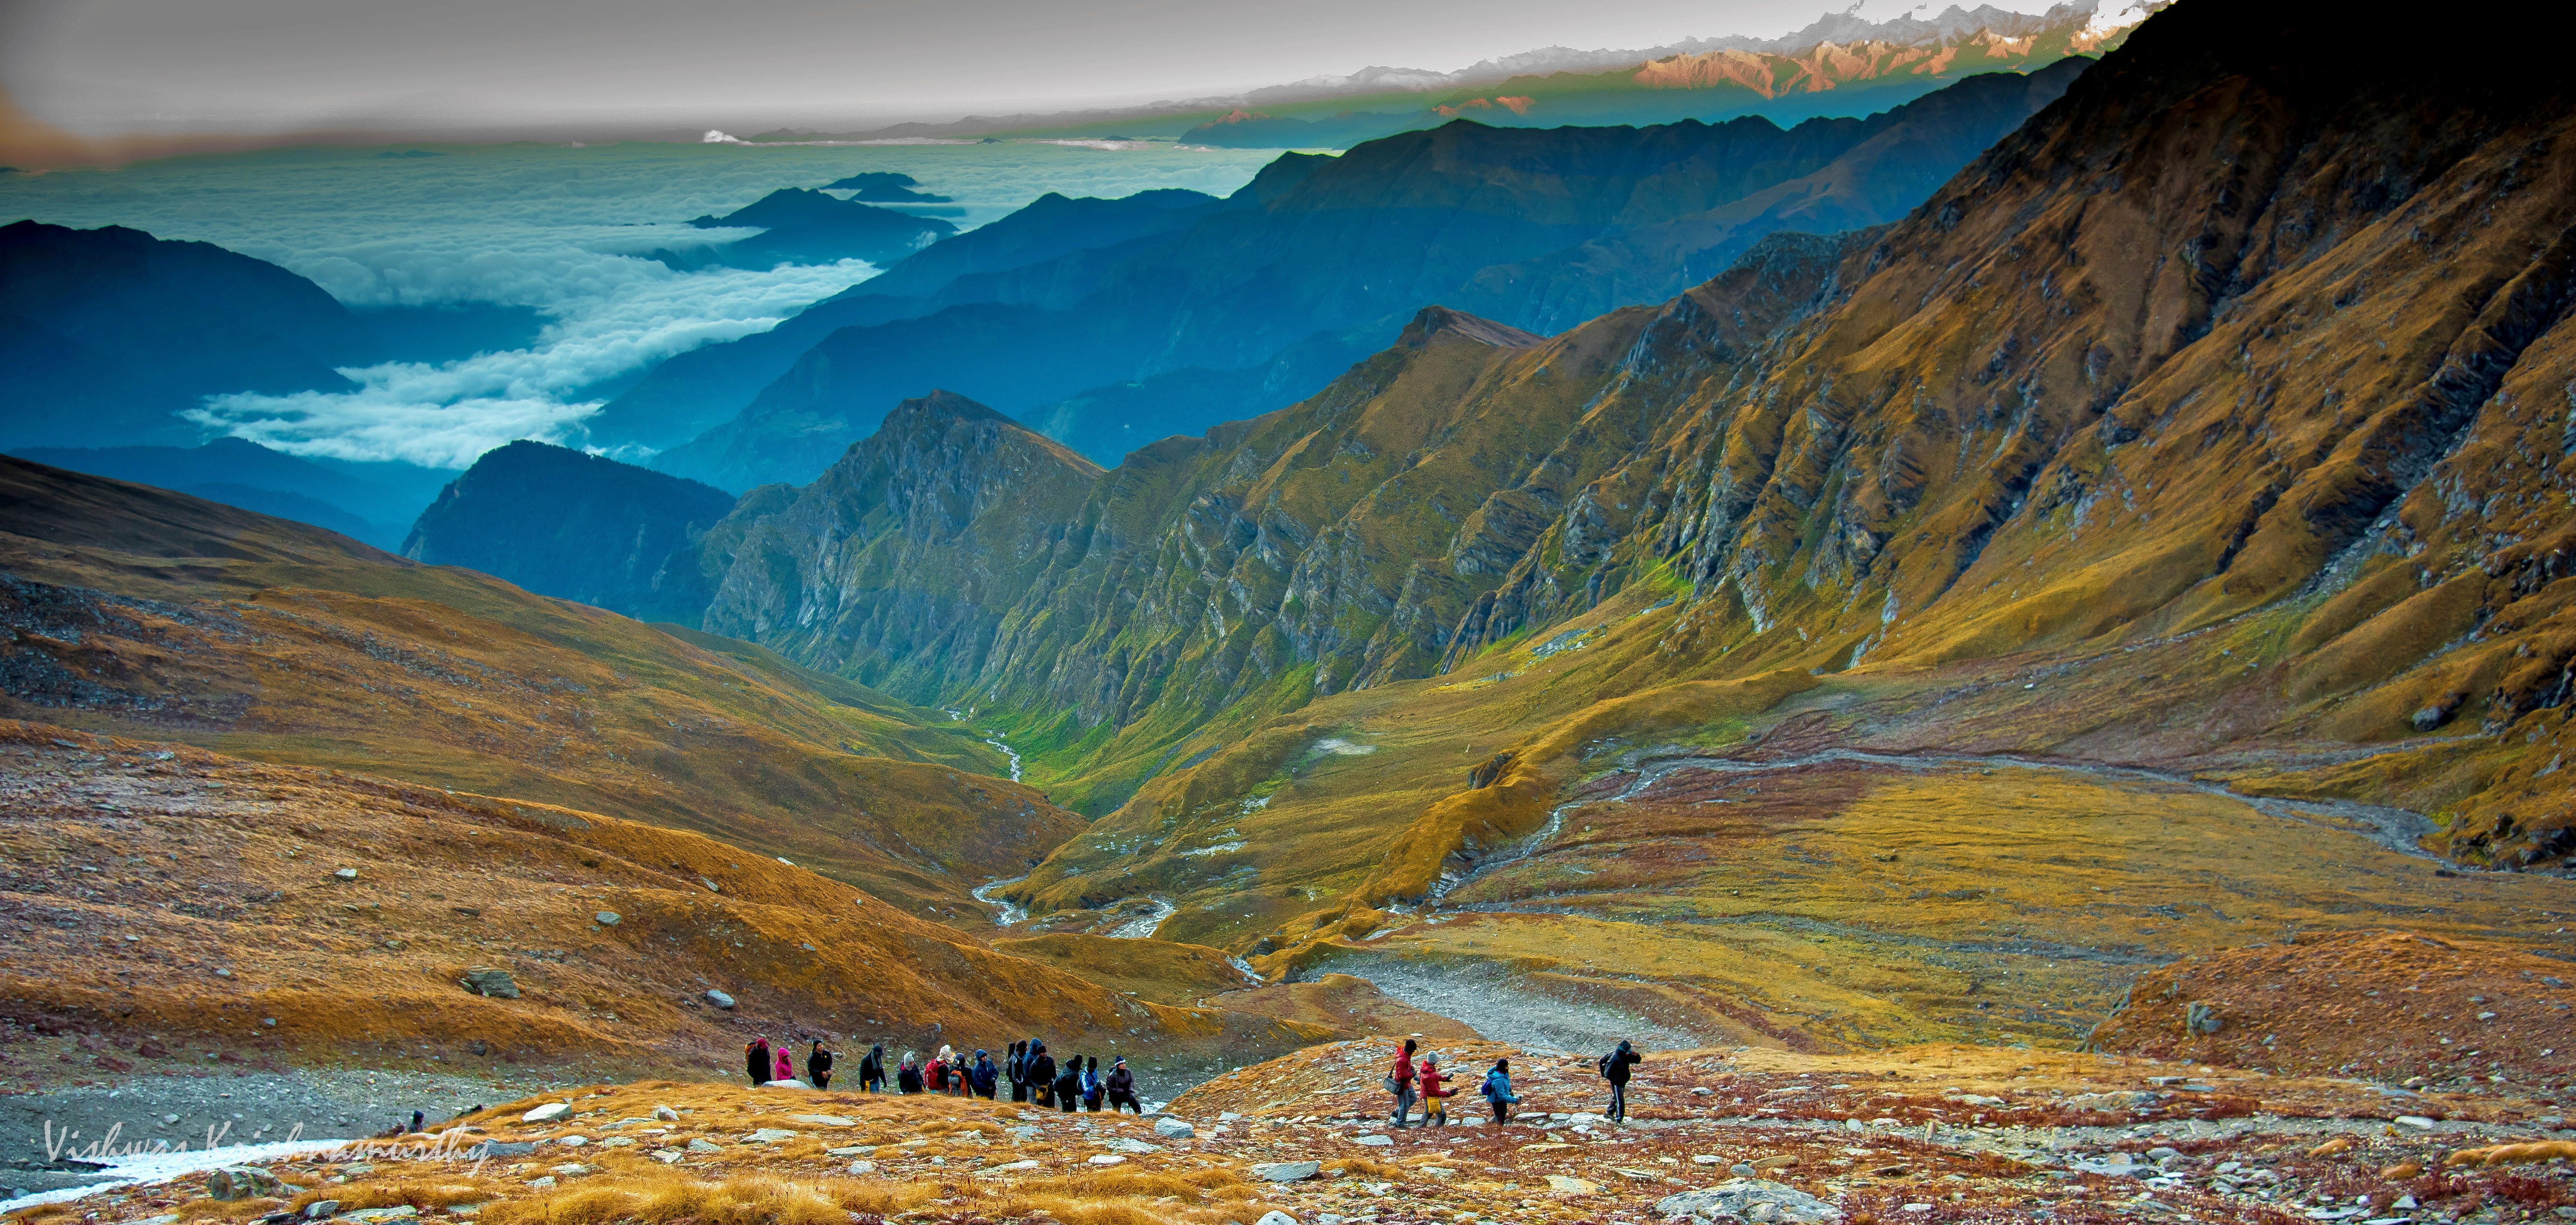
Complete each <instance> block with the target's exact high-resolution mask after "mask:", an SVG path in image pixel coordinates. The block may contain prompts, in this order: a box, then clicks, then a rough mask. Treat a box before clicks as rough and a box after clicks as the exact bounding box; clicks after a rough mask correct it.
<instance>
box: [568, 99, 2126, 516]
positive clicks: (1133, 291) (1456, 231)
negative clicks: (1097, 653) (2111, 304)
mask: <svg viewBox="0 0 2576 1225" xmlns="http://www.w3.org/2000/svg"><path fill="white" fill-rule="evenodd" d="M2090 62H2091V61H2090V60H2086V59H2082V58H2080V57H2078V58H2069V59H2065V60H2062V61H2060V62H2059V63H2057V64H2055V65H2053V66H2051V67H2049V68H2047V69H2044V70H2042V71H2040V72H2038V73H2035V74H2033V75H2030V76H2027V77H2025V76H2021V75H2018V74H2012V73H1996V74H1987V75H1982V76H1976V77H1971V78H1968V79H1967V80H1964V81H1962V82H1960V83H1959V84H1957V85H1953V86H1951V87H1949V88H1947V89H1944V90H1941V91H1939V92H1938V93H1936V94H1933V95H1929V96H1927V97H1925V98H1922V99H1919V100H1917V101H1915V102H1912V103H1909V104H1907V105H1904V106H1900V107H1898V108H1896V109H1894V110H1891V111H1888V112H1886V113H1884V114H1880V115H1876V116H1873V117H1871V118H1869V119H1813V120H1809V121H1807V122H1805V123H1802V124H1799V125H1798V126H1797V127H1795V128H1792V129H1788V130H1785V131H1784V130H1782V129H1781V128H1779V127H1778V126H1776V125H1774V124H1772V123H1771V122H1770V121H1768V120H1764V119H1759V118H1746V119H1737V120H1732V121H1729V122H1727V123H1723V124H1717V125H1708V124H1702V123H1698V122H1696V121H1685V122H1682V123H1677V124H1668V125H1662V126H1656V127H1649V128H1643V129H1627V128H1554V129H1520V128H1493V127H1487V126H1484V125H1481V124H1477V123H1473V122H1468V121H1464V120H1461V121H1456V122H1453V123H1450V124H1448V125H1445V126H1443V127H1441V128H1438V129H1435V130H1431V131H1424V132H1410V133H1404V134H1400V135H1397V136H1392V137H1388V138H1386V139H1383V140H1378V141H1372V142H1369V143H1367V144H1363V145H1360V146H1358V147H1356V148H1354V149H1352V150H1351V151H1350V152H1348V153H1345V154H1343V155H1341V156H1339V157H1332V158H1326V157H1316V156H1310V155H1300V154H1289V155H1284V156H1282V157H1281V158H1280V159H1279V160H1277V161H1275V162H1273V163H1271V164H1270V165H1269V166H1268V167H1266V168H1264V169H1263V170H1262V172H1261V173H1260V174H1259V175H1257V176H1256V177H1255V178H1254V180H1253V181H1252V182H1251V183H1250V184H1247V185H1246V186H1245V187H1244V188H1242V189H1241V190H1240V191H1237V192H1235V193H1234V194H1233V195H1231V196H1229V197H1227V198H1226V199H1224V200H1221V201H1219V200H1211V199H1207V198H1204V197H1185V196H1184V195H1181V194H1175V193H1149V195H1152V196H1154V197H1156V198H1154V199H1151V200H1147V199H1142V198H1139V199H1136V200H1130V201H1124V202H1076V201H1062V200H1057V199H1042V200H1040V201H1039V202H1037V203H1036V204H1032V205H1031V206H1029V208H1027V209H1025V210H1022V211H1021V212H1020V213H1017V214H1014V215H1012V216H1010V217H1006V218H1003V219H1002V220H1000V221H996V222H993V223H992V224H990V225H987V226H984V227H982V228H980V229H978V230H977V231H975V232H974V233H972V234H969V235H965V236H961V237H960V238H958V239H953V240H950V241H948V242H942V243H937V244H934V245H932V246H930V247H928V248H926V249H924V250H923V251H922V252H921V253H920V254H918V255H915V256H913V257H911V258H910V259H907V260H905V261H904V262H903V263H900V264H897V265H895V266H894V267H893V268H891V269H889V270H888V271H887V272H886V273H885V274H883V275H882V276H879V277H876V278H874V279H872V280H869V281H866V282H862V283H861V284H860V285H858V286H856V287H854V288H853V289H852V290H851V291H849V292H847V293H844V294H842V295H841V296H839V297H837V298H834V299H832V300H831V301H829V302H825V303H822V304H818V305H817V306H815V307H813V308H809V309H808V310H807V311H806V312H805V313H804V314H803V315H801V316H799V317H798V318H797V319H795V320H791V321H790V323H789V324H788V325H785V326H783V327H781V328H780V329H778V330H777V332H775V333H772V334H765V335H763V336H759V337H751V338H746V339H745V340H742V341H737V342H733V343H731V344H727V345H711V346H707V347H706V348H702V349H700V350H697V351H695V352H693V353H690V354H686V355H683V356H682V357H679V358H675V359H672V361H670V362H668V363H666V364H665V366H664V367H663V368H662V369H658V370H656V371H654V372H653V373H652V374H649V375H647V376H646V377H645V378H644V379H643V380H642V381H641V382H639V383H638V385H637V386H636V387H635V388H634V389H632V390H630V391H628V392H627V393H625V394H624V395H622V396H620V397H619V398H618V399H616V400H613V401H611V402H610V403H609V404H608V406H607V407H606V408H605V409H603V410H602V411H601V412H600V413H599V414H598V416H597V417H596V418H594V419H593V420H592V421H591V422H590V430H591V438H592V440H593V442H594V443H595V444H600V445H608V446H619V445H626V444H630V443H631V444H642V445H648V446H649V445H654V444H655V442H656V441H657V440H659V439H664V438H668V437H670V436H671V435H672V434H674V433H677V432H678V431H679V429H681V428H686V427H690V426H700V423H714V424H711V425H707V426H703V427H701V428H703V432H702V433H700V434H698V435H697V436H696V437H694V438H692V439H690V440H689V441H687V442H686V443H684V444H681V445H678V446H673V447H670V449H669V450H667V451H664V452H662V453H660V454H658V455H655V456H654V457H653V458H652V459H651V460H650V461H649V462H650V463H651V464H652V465H653V466H654V467H657V468H660V469H662V470H664V471H667V472H671V473H674V474H676V475H681V476H687V477H690V478H692V479H696V480H702V481H705V482H707V483H709V484H712V485H715V486H717V487H719V488H724V489H731V490H746V489H749V488H752V487H754V486H757V485H763V484H771V483H779V482H786V483H803V482H806V481H809V480H811V479H813V477H814V476H815V475H816V474H817V473H820V472H821V471H822V470H823V469H824V468H825V467H826V466H828V465H829V464H830V463H831V462H832V461H833V459H835V458H836V457H838V455H839V454H840V452H841V451H842V450H843V449H844V448H846V447H847V446H848V445H849V444H850V443H852V442H855V441H857V440H858V439H860V438H863V437H865V436H866V435H867V434H868V433H869V432H870V431H872V430H873V429H874V428H875V426H876V424H877V421H878V420H879V418H880V414H881V413H882V411H883V408H882V406H884V405H888V404H892V403H894V402H895V401H896V400H898V399H900V398H902V397H903V396H905V395H908V394H913V393H915V392H917V391H918V390H920V389H921V387H922V386H923V385H924V384H925V383H930V382H937V383H939V384H941V385H945V386H947V387H948V389H949V390H951V391H954V392H957V393H958V394H961V395H965V396H968V397H969V398H972V399H975V400H977V401H979V402H982V403H986V404H989V405H991V406H992V407H994V408H995V409H998V410H1000V411H1002V412H1004V413H1006V414H1012V415H1017V416H1023V417H1026V418H1027V419H1031V420H1040V421H1043V422H1045V423H1046V428H1047V430H1048V432H1049V433H1050V434H1051V435H1053V436H1054V437H1056V438H1057V439H1059V440H1060V441H1063V442H1066V443H1067V444H1068V445H1071V446H1074V447H1075V448H1077V449H1079V450H1081V451H1082V452H1083V453H1085V454H1087V455H1089V456H1090V457H1091V458H1092V459H1093V460H1094V461H1095V462H1099V463H1104V464H1107V463H1115V462H1116V461H1117V459H1118V457H1119V456H1121V455H1124V454H1125V453H1126V452H1128V451H1130V450H1133V449H1135V448H1136V447H1139V446H1142V445H1145V444H1147V443H1150V442H1152V441H1153V440H1155V439H1156V438H1159V437H1163V436H1166V435H1169V434H1173V433H1187V434H1195V433H1198V432H1200V431H1203V430H1205V429H1206V428H1208V427H1209V426H1211V425H1214V424H1216V423H1217V422H1218V421H1221V420H1225V419H1228V418H1233V417H1242V416H1247V415H1250V414H1252V413H1255V412H1258V411H1261V410H1264V409H1267V408H1270V407H1275V406H1276V404H1277V403H1279V402H1282V401H1283V400H1284V399H1285V398H1290V397H1293V394H1294V392H1295V391H1296V390H1302V389H1305V388H1311V387H1312V386H1314V385H1315V383H1316V382H1317V381H1320V380H1321V379H1323V378H1329V377H1331V375H1332V374H1334V373H1337V372H1338V371H1340V370H1341V369H1343V368H1345V367H1347V366H1348V365H1349V364H1350V363H1351V362H1354V361H1357V360H1359V359H1360V358H1362V357H1364V356H1366V355H1367V354H1368V353H1369V352H1371V351H1374V350H1375V349H1377V348H1379V347H1381V346H1383V345H1384V344H1385V343H1387V342H1388V341H1389V340H1392V339H1393V338H1394V336H1395V335H1396V333H1397V332H1398V331H1400V330H1401V329H1402V327H1403V325H1404V321H1405V320H1406V319H1407V318H1408V317H1410V316H1411V314H1412V313H1413V311H1414V310H1415V309H1416V308H1418V307H1419V306H1420V305H1421V304H1422V303H1424V302H1427V301H1449V302H1453V303H1455V304H1458V305H1460V306H1462V307H1472V308H1473V309H1477V310H1479V311H1481V312H1482V313H1484V314H1487V315H1489V316H1491V317H1493V318H1495V319H1497V320H1499V321H1501V322H1503V323H1506V324H1509V325H1511V326H1515V327H1527V328H1532V329H1536V330H1542V331H1554V330H1558V329H1561V328H1563V327H1565V326H1568V325H1570V324H1571V323H1573V322H1575V321H1578V320H1580V319H1581V318H1585V317H1588V316H1589V315H1590V314H1594V313H1598V311H1599V310H1602V309H1607V308H1608V307H1609V306H1612V305H1618V304H1621V303H1623V302H1628V301H1651V300H1657V299H1659V298H1661V297H1664V296H1669V295H1670V294H1671V293H1674V292H1678V290H1679V289H1680V288H1681V287H1682V286H1683V285H1686V284H1688V283H1690V282H1689V279H1688V278H1692V277H1695V276H1703V275H1705V274H1706V273H1707V272H1708V271H1710V270H1713V269H1714V268H1716V267H1722V266H1724V264H1725V263H1726V262H1727V261H1728V260H1730V259H1732V258H1733V256H1734V255H1735V254H1736V253H1738V252H1740V251H1742V250H1743V249H1744V248H1745V247H1746V246H1747V245H1749V244H1750V243H1752V242H1753V241H1754V240H1756V239H1758V238H1760V237H1761V236H1762V235H1764V234H1767V233H1770V232H1773V231H1775V230H1778V229H1782V228H1793V227H1797V226H1816V227H1833V226H1844V225H1860V224H1871V223H1876V222H1879V221H1884V220H1887V219H1889V218H1892V217H1894V216H1897V215H1901V213H1902V212H1903V210H1904V209H1906V208H1908V207H1911V206H1912V204H1913V203H1914V202H1916V201H1917V200H1919V199H1920V198H1921V197H1922V196H1923V195H1924V194H1927V193H1929V192H1930V191H1931V190H1932V189H1933V188H1934V187H1935V186H1937V185H1938V184H1939V183H1940V182H1942V181H1943V180H1944V179H1946V178H1947V177H1948V176H1949V175H1950V174H1952V173H1953V172H1955V171H1956V170H1957V168H1958V167H1959V166H1960V165H1962V164H1964V163H1965V162H1966V160H1967V159H1968V158H1970V157H1973V156H1974V155H1975V153H1976V152H1977V151H1978V150H1980V149H1983V148H1984V147H1986V145H1988V144H1990V143H1991V142H1992V141H1993V140H1994V139H1995V138H1997V137H1999V136H2000V135H2002V134H2003V133H2004V132H2007V131H2009V130H2011V129H2012V127H2013V126H2014V125H2016V124H2018V123H2020V122H2021V120H2022V119H2023V118H2024V117H2025V116H2027V115H2029V114H2030V113H2032V112H2033V111H2035V110H2037V109H2038V108H2040V107H2042V106H2045V105H2046V104H2047V103H2048V102H2049V100H2051V99H2053V98H2055V97H2056V96H2057V95H2058V93H2059V92H2061V91H2063V90H2064V89H2065V87H2066V84H2067V83H2068V82H2069V81H2072V80H2074V79H2075V78H2076V76H2077V75H2078V74H2079V73H2081V72H2082V71H2083V69H2084V66H2085V65H2087V64H2089V63H2090ZM1863 182H1865V183H1866V184H1867V186H1866V187H1865V188H1862V187H1859V186H1857V184H1860V183H1863ZM1569 264H1583V265H1591V266H1600V265H1613V266H1616V267H1617V268H1618V269H1619V273H1618V275H1613V276H1606V277H1595V278H1592V279H1589V280H1585V281H1583V283H1582V284H1580V285H1576V284H1574V283H1573V282H1575V281H1577V280H1578V279H1579V278H1578V277H1577V276H1576V275H1560V272H1559V270H1560V269H1562V268H1563V267H1565V266H1567V265H1569ZM1352 268H1365V269H1368V270H1369V275H1367V276H1365V277H1356V278H1355V277H1352V276H1349V275H1346V270H1348V269H1352ZM826 328H830V329H831V330H829V331H825V330H824V329H826ZM799 346H802V348H801V351H797V349H798V347H799ZM997 349H1008V350H1011V351H1013V352H1015V353H1017V354H1019V355H1020V360H1017V361H1013V362H1008V363H995V362H986V361H979V360H977V357H976V355H978V354H983V353H990V352H993V351H996V350H997ZM1131 385H1132V386H1131ZM727 417H730V418H731V419H730V420H725V418H727Z"/></svg>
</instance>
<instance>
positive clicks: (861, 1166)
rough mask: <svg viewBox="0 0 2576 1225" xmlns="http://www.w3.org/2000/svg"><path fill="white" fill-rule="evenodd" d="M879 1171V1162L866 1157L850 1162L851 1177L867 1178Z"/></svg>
mask: <svg viewBox="0 0 2576 1225" xmlns="http://www.w3.org/2000/svg"><path fill="white" fill-rule="evenodd" d="M876 1172H877V1163H875V1162H873V1161H869V1160H866V1159H864V1158H862V1159H860V1160H857V1161H853V1162H851V1163H850V1177H852V1178H865V1177H867V1176H869V1175H871V1174H874V1173H876Z"/></svg>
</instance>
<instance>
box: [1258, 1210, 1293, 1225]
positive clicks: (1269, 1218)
mask: <svg viewBox="0 0 2576 1225" xmlns="http://www.w3.org/2000/svg"><path fill="white" fill-rule="evenodd" d="M1252 1225H1297V1218H1295V1217H1293V1216H1290V1215H1288V1214H1287V1213H1285V1212H1281V1211H1279V1210H1278V1209H1276V1208H1273V1209H1271V1210H1270V1211H1268V1212H1265V1213H1262V1214H1261V1219H1260V1220H1258V1221H1254V1222H1253V1223H1252Z"/></svg>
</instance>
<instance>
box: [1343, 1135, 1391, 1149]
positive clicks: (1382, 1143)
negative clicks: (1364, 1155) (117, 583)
mask: <svg viewBox="0 0 2576 1225" xmlns="http://www.w3.org/2000/svg"><path fill="white" fill-rule="evenodd" d="M1351 1143H1353V1144H1365V1145H1367V1146H1369V1147H1370V1148H1390V1147H1393V1146H1394V1144H1395V1137H1393V1136H1387V1135H1377V1134H1371V1135H1365V1136H1353V1137H1351Z"/></svg>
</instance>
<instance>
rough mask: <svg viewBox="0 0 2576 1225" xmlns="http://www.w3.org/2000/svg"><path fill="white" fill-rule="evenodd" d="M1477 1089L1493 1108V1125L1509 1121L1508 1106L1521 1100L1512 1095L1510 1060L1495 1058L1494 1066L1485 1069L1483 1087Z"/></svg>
mask: <svg viewBox="0 0 2576 1225" xmlns="http://www.w3.org/2000/svg"><path fill="white" fill-rule="evenodd" d="M1477 1091H1478V1092H1479V1093H1482V1094H1484V1095H1485V1102H1486V1104H1487V1105H1490V1106H1492V1107H1493V1108H1494V1126H1496V1127H1500V1126H1502V1125H1503V1124H1505V1123H1509V1122H1511V1118H1510V1107H1511V1106H1512V1104H1513V1103H1515V1102H1518V1101H1520V1100H1521V1099H1519V1098H1518V1097H1515V1096H1513V1095H1512V1061H1511V1060H1509V1059H1497V1060H1495V1061H1494V1066H1493V1067H1491V1068H1488V1069H1486V1070H1485V1084H1484V1087H1483V1088H1482V1089H1479V1090H1477Z"/></svg>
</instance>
